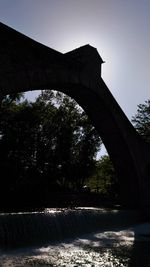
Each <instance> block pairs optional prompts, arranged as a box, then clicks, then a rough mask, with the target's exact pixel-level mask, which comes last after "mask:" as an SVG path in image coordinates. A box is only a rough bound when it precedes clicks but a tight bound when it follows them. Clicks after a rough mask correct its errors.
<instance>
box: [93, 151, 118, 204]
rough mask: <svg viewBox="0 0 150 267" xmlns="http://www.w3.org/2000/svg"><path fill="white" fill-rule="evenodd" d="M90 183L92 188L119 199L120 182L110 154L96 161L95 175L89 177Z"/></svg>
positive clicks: (106, 195) (108, 196) (105, 195)
mask: <svg viewBox="0 0 150 267" xmlns="http://www.w3.org/2000/svg"><path fill="white" fill-rule="evenodd" d="M88 185H89V186H90V187H91V189H92V190H94V191H96V192H98V193H100V194H101V195H103V196H104V197H107V198H112V199H114V200H115V199H117V197H118V183H117V177H116V174H115V170H114V167H113V164H112V162H111V160H110V158H109V156H108V155H104V156H102V157H101V158H100V159H99V160H98V161H97V162H96V168H95V172H94V175H93V176H92V177H91V178H90V179H89V181H88Z"/></svg>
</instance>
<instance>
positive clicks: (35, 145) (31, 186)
mask: <svg viewBox="0 0 150 267" xmlns="http://www.w3.org/2000/svg"><path fill="white" fill-rule="evenodd" d="M147 104H148V105H149V104H150V102H147ZM137 119H139V117H138V115H137V117H136V116H135V117H134V119H133V120H134V123H135V122H136V120H137ZM144 127H145V126H144ZM148 128H149V129H150V127H149V125H148ZM140 129H141V128H140ZM148 136H149V133H148ZM100 147H101V139H100V137H99V135H98V133H97V132H96V130H95V128H94V127H93V126H92V124H91V122H90V120H89V118H88V117H87V116H86V114H85V113H84V111H83V110H82V109H81V108H80V107H79V106H78V105H77V103H76V102H75V101H74V100H72V99H70V98H69V97H68V96H66V95H64V94H62V93H59V92H57V93H56V92H54V91H50V90H48V91H47V90H45V91H41V94H40V95H39V97H38V98H37V99H36V101H35V102H30V101H28V100H26V99H25V100H24V99H23V94H17V95H9V96H6V97H5V98H4V99H3V100H2V102H1V109H0V166H1V179H0V211H4V212H5V211H18V210H35V209H43V208H45V207H74V206H112V205H114V204H116V203H118V202H119V196H118V188H117V185H118V184H117V177H116V175H115V171H114V168H113V166H112V163H111V161H110V159H109V157H108V156H107V155H106V156H103V157H102V158H100V160H97V153H98V151H99V150H100Z"/></svg>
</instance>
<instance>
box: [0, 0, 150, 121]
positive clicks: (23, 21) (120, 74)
mask: <svg viewBox="0 0 150 267" xmlns="http://www.w3.org/2000/svg"><path fill="white" fill-rule="evenodd" d="M0 19H1V22H3V23H5V24H7V25H8V26H11V27H12V28H14V29H16V30H18V31H20V32H22V33H24V34H25V35H27V36H29V37H31V38H33V39H34V40H37V41H39V42H41V43H43V44H45V45H47V46H49V47H51V48H54V49H55V50H58V51H60V52H67V51H70V50H72V49H74V48H77V47H79V46H82V45H85V44H90V45H92V46H94V47H96V48H97V50H98V52H99V53H100V55H101V57H102V58H103V60H104V61H105V62H106V63H104V64H103V68H102V77H103V79H104V81H105V83H106V84H107V85H108V87H109V89H110V91H111V92H112V94H113V95H114V97H115V98H116V100H117V102H118V103H119V105H120V106H121V108H122V109H123V111H124V112H125V114H126V115H127V116H128V118H129V119H131V117H132V116H133V115H135V113H136V111H137V105H138V104H140V103H144V102H145V100H147V99H148V98H150V88H149V87H150V86H149V85H150V0H0Z"/></svg>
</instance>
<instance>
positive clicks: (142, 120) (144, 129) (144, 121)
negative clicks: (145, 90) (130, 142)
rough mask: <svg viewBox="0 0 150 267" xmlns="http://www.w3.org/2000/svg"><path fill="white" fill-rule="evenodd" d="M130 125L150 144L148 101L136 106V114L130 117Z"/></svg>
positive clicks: (149, 106)
mask: <svg viewBox="0 0 150 267" xmlns="http://www.w3.org/2000/svg"><path fill="white" fill-rule="evenodd" d="M132 123H133V125H134V126H135V128H136V129H137V131H138V132H139V134H140V135H141V136H142V137H143V139H144V140H145V141H147V142H149V143H150V99H149V100H147V101H145V103H144V104H139V105H138V109H137V114H136V115H135V116H133V117H132Z"/></svg>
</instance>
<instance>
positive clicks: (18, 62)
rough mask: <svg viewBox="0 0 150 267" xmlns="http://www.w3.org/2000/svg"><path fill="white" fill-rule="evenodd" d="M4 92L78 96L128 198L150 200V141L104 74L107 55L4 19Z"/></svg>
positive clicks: (0, 38)
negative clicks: (56, 46)
mask: <svg viewBox="0 0 150 267" xmlns="http://www.w3.org/2000/svg"><path fill="white" fill-rule="evenodd" d="M0 42H1V43H0V56H1V62H0V64H1V66H0V96H1V97H3V96H4V95H7V94H11V93H16V92H25V91H29V90H42V89H50V90H52V89H53V90H58V91H61V92H63V93H65V94H67V95H69V96H71V97H72V98H73V99H75V100H76V101H77V103H78V104H79V105H80V106H81V107H82V108H83V109H84V110H85V112H86V113H87V115H88V116H89V117H90V119H91V120H92V122H93V125H94V126H95V128H96V129H97V131H98V133H99V134H100V137H101V138H102V141H103V143H104V145H105V147H106V149H107V151H108V153H109V155H110V157H111V160H112V162H113V164H114V167H115V169H116V172H117V174H118V178H119V181H120V190H121V196H122V203H123V204H124V205H126V206H149V205H150V197H149V190H147V187H148V186H150V179H149V174H148V172H147V171H146V170H147V169H148V168H147V166H149V164H150V159H149V158H150V147H149V145H148V144H146V143H145V142H144V141H143V140H142V139H141V138H140V136H139V135H138V134H137V132H136V131H135V129H134V127H133V126H132V124H131V123H130V122H129V120H128V119H127V117H126V116H125V114H124V113H123V111H122V109H121V108H120V106H119V105H118V103H117V102H116V100H115V99H114V97H113V96H112V94H111V92H110V91H109V89H108V87H107V86H106V84H105V83H104V81H103V79H102V78H101V64H102V63H103V60H102V59H101V57H100V55H99V54H98V52H97V50H96V49H95V48H93V47H91V46H90V45H85V46H83V47H80V48H78V49H75V50H73V51H71V52H69V53H66V54H62V53H60V52H57V51H55V50H53V49H51V48H48V47H46V46H44V45H42V44H40V43H37V42H36V41H34V40H32V39H30V38H29V37H27V36H25V35H23V34H21V33H19V32H17V31H15V30H14V29H12V28H10V27H8V26H6V25H4V24H2V23H1V24H0Z"/></svg>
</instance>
